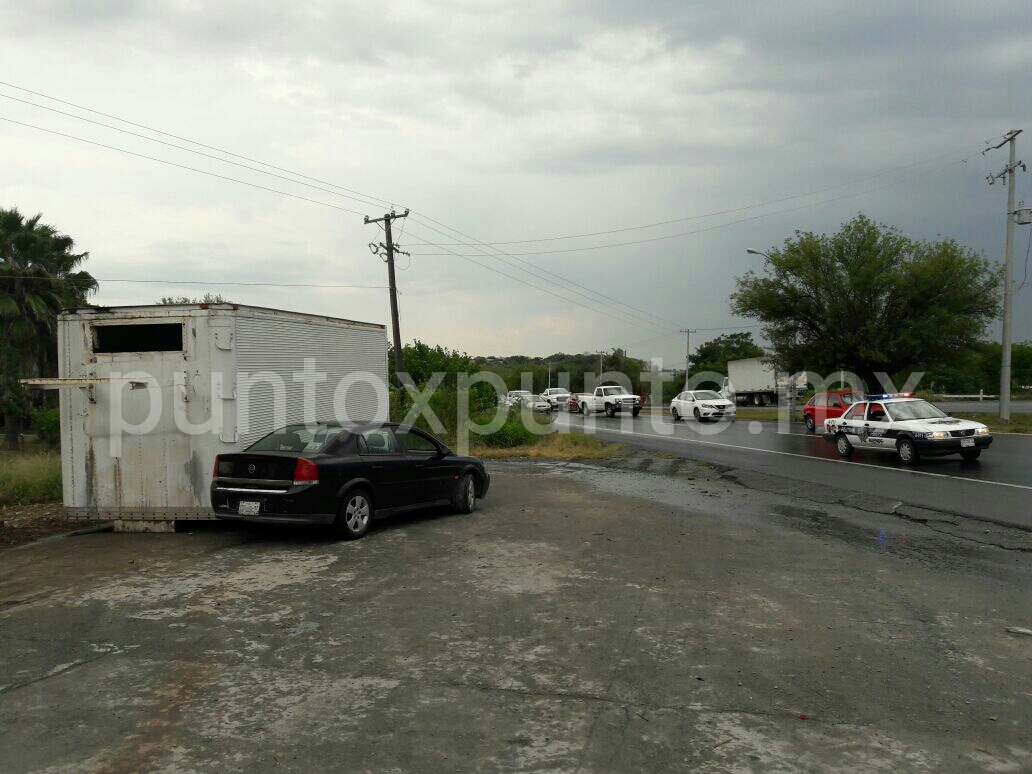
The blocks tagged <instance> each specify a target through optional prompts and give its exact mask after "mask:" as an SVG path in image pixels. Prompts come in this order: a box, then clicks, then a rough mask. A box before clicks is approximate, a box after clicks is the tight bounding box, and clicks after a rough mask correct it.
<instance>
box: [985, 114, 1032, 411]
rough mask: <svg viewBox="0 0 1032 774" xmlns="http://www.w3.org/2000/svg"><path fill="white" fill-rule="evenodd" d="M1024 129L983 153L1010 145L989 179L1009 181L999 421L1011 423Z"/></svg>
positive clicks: (991, 181) (1015, 130) (1024, 168)
mask: <svg viewBox="0 0 1032 774" xmlns="http://www.w3.org/2000/svg"><path fill="white" fill-rule="evenodd" d="M1021 131H1022V130H1021V129H1011V130H1010V131H1009V132H1007V134H1005V135H1004V136H1003V141H1002V142H1000V143H998V144H997V145H993V146H991V147H989V148H986V149H985V150H984V151H982V153H983V154H985V153H988V152H989V151H991V150H996V149H997V148H1002V147H1003V146H1004V145H1010V152H1009V158H1008V161H1007V166H1005V167H1004V168H1003V171H1002V172H1000V173H998V174H996V175H989V176H988V177H987V178H986V179H987V180H988V181H989V185H993V184H994V183H995V182H996V181H997V180H1001V179H1002V178H1004V177H1006V178H1007V235H1006V238H1005V239H1004V248H1003V250H1004V253H1003V267H1004V268H1003V340H1002V345H1003V346H1002V347H1001V357H1000V419H1002V420H1004V421H1005V422H1009V421H1010V388H1011V338H1012V332H1011V317H1012V314H1013V309H1012V306H1013V304H1014V282H1013V280H1012V279H1011V274H1013V273H1014V213H1015V203H1014V176H1015V175H1016V174H1017V171H1018V168H1019V167H1020V168H1021V169H1023V170H1025V171H1026V172H1027V171H1028V169H1027V167H1026V166H1025V164H1024V163H1023V162H1021V161H1015V160H1014V157H1015V153H1016V148H1015V139H1016V138H1017V136H1018V135H1019V134H1021Z"/></svg>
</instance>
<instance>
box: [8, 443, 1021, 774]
mask: <svg viewBox="0 0 1032 774" xmlns="http://www.w3.org/2000/svg"><path fill="white" fill-rule="evenodd" d="M492 473H493V477H494V478H493V484H492V490H491V493H490V496H489V498H488V499H487V501H486V502H485V503H484V507H483V508H482V510H480V511H479V512H477V513H476V514H474V515H472V516H454V515H450V514H441V513H438V514H430V515H424V516H414V517H410V518H406V519H400V520H393V521H387V522H383V523H381V524H379V525H378V526H377V527H375V528H374V530H373V532H372V533H371V534H370V535H369V536H368V537H367V538H366V539H364V540H362V541H358V542H354V543H338V542H334V541H331V540H327V539H325V538H323V537H321V536H320V535H319V534H318V533H312V532H297V531H295V532H291V531H289V530H284V529H261V530H248V529H244V528H241V527H237V526H231V525H218V524H216V525H197V527H196V528H195V529H194V531H193V533H192V534H188V533H178V534H169V535H138V534H95V535H85V536H80V537H76V538H69V539H64V540H57V541H48V542H46V543H41V544H35V545H30V546H26V547H23V548H20V549H14V550H10V551H6V552H4V553H0V755H2V756H3V760H2V766H0V768H2V770H3V771H4V772H10V773H11V774H15V773H18V772H30V771H33V772H35V771H39V772H43V771H45V772H139V771H158V772H181V771H196V772H208V771H220V772H222V771H224V772H232V771H247V772H266V771H270V772H271V771H276V772H281V771H298V772H301V771H303V772H312V771H331V770H332V771H341V770H347V771H368V772H380V771H393V772H406V771H411V772H420V773H424V772H429V773H434V772H454V771H462V772H465V771H553V772H566V771H569V772H573V771H589V772H592V771H622V772H634V771H641V772H650V774H651V773H652V772H657V771H675V770H691V771H709V772H731V771H736V772H737V771H755V772H760V771H780V772H788V771H791V772H797V771H827V770H835V771H846V772H849V771H853V772H865V773H866V772H871V771H904V772H906V771H916V772H950V771H1020V770H1028V769H1029V768H1032V745H1030V744H1029V741H1028V727H1029V721H1030V718H1032V698H1030V697H1032V668H1030V666H1032V638H1030V637H1023V636H1021V635H1016V634H1011V633H1008V632H1007V628H1008V627H1013V626H1029V625H1032V602H1030V600H1029V596H1028V588H1029V586H1030V581H1032V567H1030V557H1032V554H1030V553H1029V552H1028V550H1027V549H1028V548H1030V547H1032V545H1026V544H1025V543H1022V542H1021V541H1022V540H1028V539H1029V538H1030V536H1029V535H1028V534H1027V533H1007V532H1006V531H1005V530H1000V531H995V532H994V533H993V534H992V535H991V536H990V535H988V534H987V533H983V531H982V530H981V529H980V528H979V529H978V530H976V531H975V532H972V533H971V534H970V535H966V534H961V535H960V536H954V535H951V534H946V533H945V532H944V528H945V527H946V526H947V522H945V521H944V522H936V521H935V520H934V519H932V520H926V521H925V522H924V523H916V522H905V521H901V520H900V519H898V518H896V517H892V516H884V515H881V514H876V513H869V512H862V511H858V510H856V509H853V508H849V507H845V506H842V505H836V504H815V503H812V502H802V501H800V500H798V499H796V498H793V497H788V496H784V495H781V494H776V493H770V492H762V491H755V490H752V489H748V488H745V487H743V486H740V485H738V484H736V483H734V482H731V481H728V480H727V479H726V478H723V477H722V476H721V475H720V474H719V473H718V472H717V471H715V470H713V469H712V468H710V467H708V466H706V465H696V464H693V463H690V462H687V461H684V460H679V459H664V458H651V457H648V456H643V457H640V458H635V459H632V460H624V461H621V462H618V463H613V466H612V467H597V466H587V465H575V464H562V463H541V464H529V463H526V464H519V463H507V464H494V465H492ZM990 542H992V543H995V544H997V545H1000V546H1008V547H1007V548H999V547H995V546H992V545H987V543H990ZM1019 549H1025V550H1019Z"/></svg>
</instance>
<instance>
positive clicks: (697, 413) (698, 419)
mask: <svg viewBox="0 0 1032 774" xmlns="http://www.w3.org/2000/svg"><path fill="white" fill-rule="evenodd" d="M695 421H696V422H701V421H702V412H701V411H699V410H698V409H695Z"/></svg>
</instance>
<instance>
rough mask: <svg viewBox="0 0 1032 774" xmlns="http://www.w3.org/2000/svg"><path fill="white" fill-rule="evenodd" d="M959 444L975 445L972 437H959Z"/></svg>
mask: <svg viewBox="0 0 1032 774" xmlns="http://www.w3.org/2000/svg"><path fill="white" fill-rule="evenodd" d="M960 445H961V446H974V445H975V439H974V438H961V439H960Z"/></svg>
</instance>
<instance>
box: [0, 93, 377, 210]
mask: <svg viewBox="0 0 1032 774" xmlns="http://www.w3.org/2000/svg"><path fill="white" fill-rule="evenodd" d="M0 86H7V87H8V88H11V89H17V90H18V91H23V92H25V93H26V94H34V95H36V96H37V97H43V98H44V99H49V100H51V101H52V102H57V103H59V104H61V105H68V106H69V107H73V108H76V109H77V110H85V111H86V112H87V113H93V115H96V116H103V117H104V118H110V119H112V120H114V121H118V122H120V123H123V124H127V125H129V126H135V127H136V128H137V129H146V130H147V131H148V132H154V133H155V134H160V135H162V136H163V137H171V138H172V139H173V140H179V141H180V142H188V143H190V144H191V145H196V146H198V147H200V148H207V149H208V150H213V151H217V152H218V153H223V154H225V155H227V156H232V157H233V158H237V159H243V160H244V161H250V162H251V163H252V164H260V165H261V166H263V167H268V168H269V169H275V170H277V171H278V172H286V173H288V174H291V175H296V176H297V177H301V178H304V179H306V180H312V181H314V182H316V183H322V184H323V185H332V186H333V187H334V188H339V189H340V190H342V191H346V192H347V193H352V194H356V195H358V196H364V197H365V198H367V199H372V200H374V201H376V202H379V205H378V206H382V205H387V206H391V203H390V202H388V201H387V200H386V199H380V198H378V197H375V196H366V195H365V194H363V193H361V192H360V191H353V190H351V189H350V188H344V187H343V186H339V185H336V184H334V183H328V182H327V181H325V180H320V179H319V178H316V177H309V176H308V175H303V174H301V173H300V172H292V171H291V170H289V169H284V168H283V167H277V166H276V165H275V164H269V163H267V162H264V161H260V160H258V159H252V158H250V157H248V156H242V155H240V154H239V153H233V152H232V151H228V150H225V149H223V148H217V147H215V146H214V145H206V144H205V143H203V142H198V141H197V140H191V139H190V138H189V137H182V136H180V135H177V134H171V133H170V132H165V131H162V130H161V129H155V128H154V127H151V126H147V125H146V124H140V123H136V122H134V121H129V120H128V119H125V118H121V117H119V116H116V115H112V114H111V113H103V112H101V111H99V110H94V109H93V108H89V107H86V106H84V105H77V104H76V103H74V102H69V101H67V100H63V99H59V98H58V97H52V96H50V95H49V94H44V93H43V92H40V91H33V90H32V89H26V88H25V87H23V86H18V85H16V84H13V83H8V82H7V81H0ZM40 107H42V106H40ZM44 109H47V110H50V109H52V108H44ZM83 120H87V119H83ZM155 142H158V141H157V140H155ZM358 214H359V215H361V214H363V213H358Z"/></svg>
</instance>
